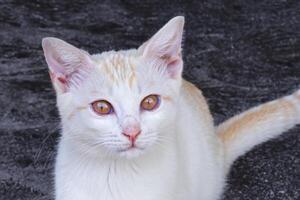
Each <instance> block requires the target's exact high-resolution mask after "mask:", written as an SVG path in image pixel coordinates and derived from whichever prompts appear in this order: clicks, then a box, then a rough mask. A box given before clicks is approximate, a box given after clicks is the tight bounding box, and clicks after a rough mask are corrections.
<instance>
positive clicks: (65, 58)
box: [42, 17, 300, 200]
mask: <svg viewBox="0 0 300 200" xmlns="http://www.w3.org/2000/svg"><path fill="white" fill-rule="evenodd" d="M183 25H184V18H183V17H175V18H173V19H172V20H170V21H169V22H168V23H167V24H166V25H165V26H164V27H163V28H162V29H160V30H159V31H158V32H157V33H156V34H155V35H154V36H153V37H152V38H151V39H150V40H148V41H147V42H146V43H144V44H143V45H142V46H141V47H139V48H138V49H132V50H127V51H110V52H104V53H102V54H96V55H89V54H88V53H87V52H85V51H83V50H80V49H77V48H75V47H74V46H72V45H70V44H68V43H66V42H64V41H62V40H59V39H56V38H45V39H43V42H42V45H43V49H44V53H45V57H46V61H47V63H48V66H49V69H50V75H51V79H52V82H53V85H54V88H55V90H56V93H57V106H58V109H59V113H60V116H61V120H62V136H61V139H60V142H59V148H58V155H57V160H56V167H55V195H56V200H217V199H219V198H220V196H221V193H222V190H223V188H224V186H225V179H226V174H227V172H228V170H229V168H230V166H231V164H232V163H233V161H234V160H236V159H237V158H238V157H239V156H240V155H242V154H244V153H245V152H246V151H248V150H250V149H251V148H252V147H253V146H255V145H257V144H259V143H262V142H264V141H266V140H268V139H270V138H273V137H275V136H277V135H279V134H280V133H282V132H283V131H286V130H287V129H289V128H291V127H293V126H294V125H296V124H297V123H299V122H300V92H299V91H298V92H297V93H295V94H293V95H291V96H288V97H285V98H282V99H279V100H276V101H272V102H269V103H266V104H263V105H261V106H258V107H256V108H253V109H250V110H249V111H246V112H245V113H242V114H240V115H238V116H235V117H233V118H231V119H229V120H228V121H226V122H224V123H223V124H221V125H220V126H218V127H214V124H213V120H212V116H211V114H210V112H209V109H208V106H207V104H206V101H205V99H204V97H203V96H202V94H201V91H200V90H198V89H197V88H196V87H195V86H194V85H192V84H191V83H189V82H187V81H185V80H183V79H182V76H181V72H182V69H183V61H182V57H181V41H182V33H183Z"/></svg>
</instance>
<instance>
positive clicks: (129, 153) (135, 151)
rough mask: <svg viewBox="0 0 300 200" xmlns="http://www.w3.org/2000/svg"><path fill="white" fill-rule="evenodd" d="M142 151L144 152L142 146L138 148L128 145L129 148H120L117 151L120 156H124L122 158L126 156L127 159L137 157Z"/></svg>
mask: <svg viewBox="0 0 300 200" xmlns="http://www.w3.org/2000/svg"><path fill="white" fill-rule="evenodd" d="M144 152H145V149H143V148H140V147H129V148H126V149H122V150H120V151H118V154H119V155H120V156H121V157H124V158H127V159H132V158H136V157H139V156H140V155H142V154H143V153H144Z"/></svg>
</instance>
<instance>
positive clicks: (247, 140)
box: [217, 90, 300, 168]
mask: <svg viewBox="0 0 300 200" xmlns="http://www.w3.org/2000/svg"><path fill="white" fill-rule="evenodd" d="M299 123H300V90H298V91H297V92H295V93H294V94H292V95H290V96H286V97H283V98H281V99H277V100H274V101H271V102H268V103H265V104H262V105H260V106H257V107H254V108H252V109H249V110H248V111H245V112H243V113H241V114H239V115H237V116H234V117H232V118H230V119H228V120H227V121H225V122H223V123H222V124H220V125H219V126H218V127H217V134H218V137H219V138H220V139H221V141H222V142H223V144H224V151H225V152H224V153H225V164H226V165H227V167H228V168H229V167H230V166H231V164H232V163H233V162H234V161H235V160H236V159H237V158H238V157H239V156H241V155H243V154H244V153H246V152H247V151H249V150H250V149H251V148H252V147H254V146H255V145H258V144H260V143H262V142H265V141H267V140H269V139H271V138H274V137H276V136H278V135H280V134H281V133H283V132H284V131H287V130H288V129H290V128H292V127H294V126H295V125H296V124H299Z"/></svg>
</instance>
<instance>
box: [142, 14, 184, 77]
mask: <svg viewBox="0 0 300 200" xmlns="http://www.w3.org/2000/svg"><path fill="white" fill-rule="evenodd" d="M183 26H184V17H182V16H178V17H174V18H173V19H171V20H170V21H169V22H168V23H167V24H166V25H164V26H163V27H162V28H161V29H160V30H159V31H158V32H157V33H156V34H155V35H154V36H153V37H152V38H151V39H150V40H148V41H147V42H145V43H144V44H143V45H142V46H140V48H139V49H138V51H139V54H140V55H142V56H143V57H144V58H146V59H149V60H155V62H157V61H158V62H159V63H162V66H164V67H167V69H166V71H167V72H168V74H169V76H170V77H171V78H179V77H181V73H182V68H183V61H182V55H181V43H182V35H183Z"/></svg>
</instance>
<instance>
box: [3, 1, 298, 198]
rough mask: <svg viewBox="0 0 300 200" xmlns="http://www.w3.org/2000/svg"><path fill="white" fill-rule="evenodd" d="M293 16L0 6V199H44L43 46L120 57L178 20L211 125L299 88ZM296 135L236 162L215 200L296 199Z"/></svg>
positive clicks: (275, 5) (196, 7)
mask: <svg viewBox="0 0 300 200" xmlns="http://www.w3.org/2000/svg"><path fill="white" fill-rule="evenodd" d="M70 2H71V1H70ZM299 10H300V1H299V0H259V1H258V0H248V1H243V0H239V1H238V0H210V1H208V0H207V1H194V2H193V1H189V0H186V1H183V0H182V1H176V0H172V1H163V0H155V1H138V0H136V1H127V0H122V1H102V2H100V1H98V2H96V1H87V0H80V1H72V3H67V2H64V1H59V0H51V1H42V0H35V1H22V0H0V109H1V111H2V114H1V116H0V119H1V120H0V199H1V200H23V199H26V200H35V199H36V200H38V199H41V200H50V199H52V198H51V194H52V191H53V189H52V170H53V159H54V157H55V145H56V142H57V138H58V136H59V128H58V127H59V119H58V117H57V111H56V108H55V96H54V92H53V90H52V87H51V84H50V80H49V77H48V73H47V67H46V63H45V62H44V58H43V53H42V50H41V46H40V43H41V39H42V38H43V37H45V36H55V37H59V38H62V39H64V40H67V41H68V42H70V43H72V44H74V45H76V46H78V47H81V48H84V49H86V50H88V51H90V52H91V53H96V52H101V51H104V50H111V49H125V48H131V47H137V46H138V45H139V44H141V42H142V41H144V40H146V39H147V38H148V37H150V35H151V34H153V33H154V32H155V31H156V30H158V28H159V27H161V26H162V25H163V24H164V23H165V22H166V21H167V20H168V19H170V18H171V17H173V16H175V15H179V14H183V15H185V16H186V33H185V42H184V44H185V45H184V47H185V52H184V57H185V61H186V62H185V73H184V74H185V77H186V78H187V79H188V80H191V81H192V82H194V83H195V84H196V85H198V86H199V87H200V88H202V89H203V91H204V94H205V96H206V97H207V98H208V99H209V104H210V107H211V110H212V112H213V115H214V117H215V119H216V123H219V122H220V121H223V120H224V119H226V118H228V117H230V116H232V115H234V114H236V113H238V112H240V111H242V110H245V109H247V108H250V107H252V106H254V105H257V104H260V103H262V102H266V101H268V100H271V99H275V98H277V97H280V96H283V95H286V94H289V93H291V92H292V91H294V90H295V89H296V88H298V87H299V85H300V84H299V80H300V12H299ZM299 133H300V129H299V128H294V129H293V130H291V131H289V132H288V133H286V134H285V135H283V136H282V137H280V138H278V139H275V140H272V141H270V142H268V143H265V144H263V145H260V146H258V147H257V148H255V149H254V150H253V151H251V152H250V153H248V154H247V155H246V156H244V157H242V158H241V159H239V160H238V161H237V162H236V163H235V165H234V166H233V169H232V172H231V174H230V176H229V181H228V188H227V190H226V192H225V195H224V198H223V199H224V200H261V199H266V200H270V199H271V200H297V199H300V134H299Z"/></svg>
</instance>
